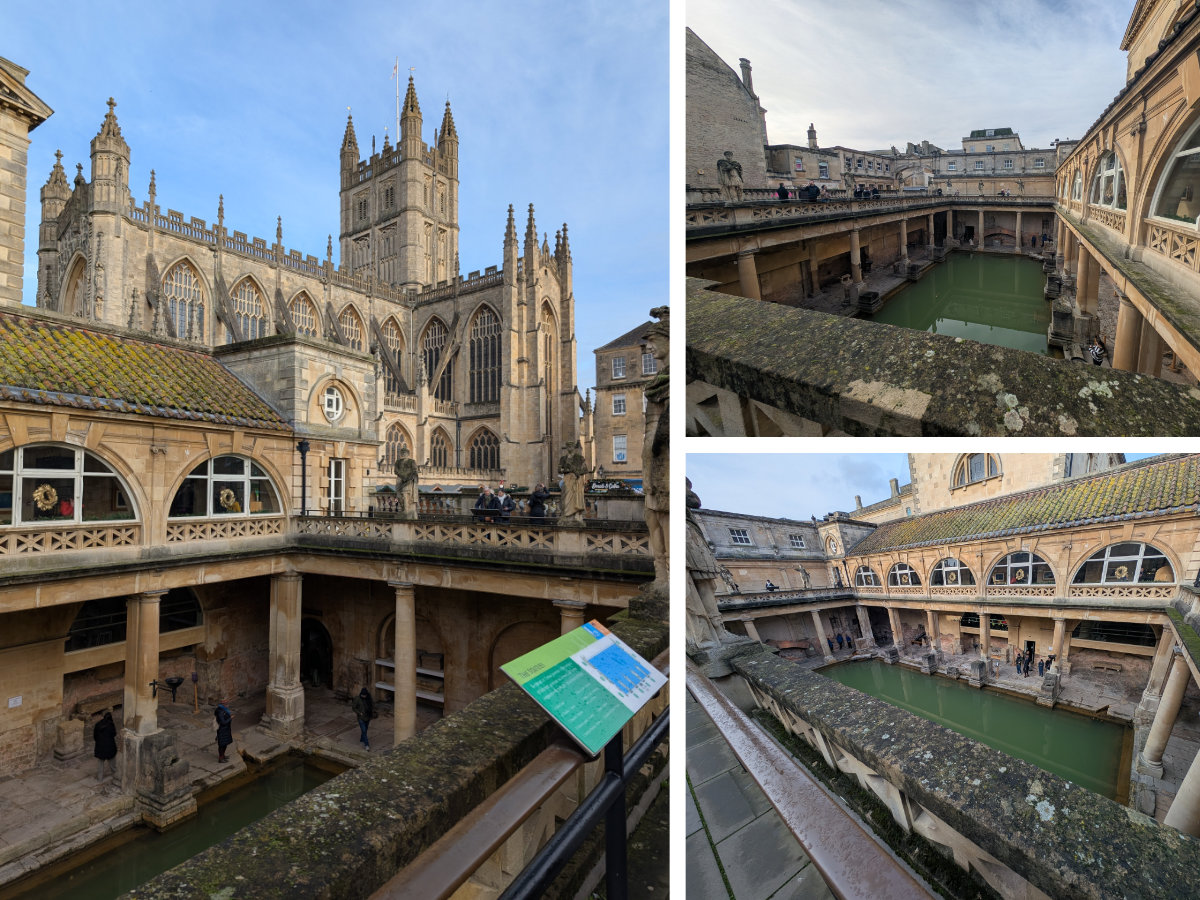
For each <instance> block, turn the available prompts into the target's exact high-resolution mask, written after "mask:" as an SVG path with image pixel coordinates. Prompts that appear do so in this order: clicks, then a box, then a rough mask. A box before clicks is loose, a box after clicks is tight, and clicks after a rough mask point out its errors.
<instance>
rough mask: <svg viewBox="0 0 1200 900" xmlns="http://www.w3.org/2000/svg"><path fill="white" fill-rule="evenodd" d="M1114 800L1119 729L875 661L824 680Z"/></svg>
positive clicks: (834, 671) (832, 672)
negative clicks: (887, 704)
mask: <svg viewBox="0 0 1200 900" xmlns="http://www.w3.org/2000/svg"><path fill="white" fill-rule="evenodd" d="M821 674H822V675H825V676H826V677H828V678H832V679H833V680H834V681H837V682H840V683H841V684H845V685H848V686H849V687H852V688H857V689H858V690H860V691H862V692H863V693H865V694H870V695H871V696H872V697H878V698H879V699H880V700H886V701H887V702H888V703H891V704H893V705H894V706H899V707H900V708H901V709H906V710H908V711H909V712H911V713H914V714H915V715H918V716H921V717H922V718H925V719H928V720H930V721H931V722H937V723H938V724H939V725H944V726H946V727H947V728H950V729H952V730H953V731H957V732H958V733H959V734H963V735H966V736H967V737H969V738H971V739H973V740H976V741H979V742H980V743H983V744H987V745H988V746H989V747H993V748H995V749H996V750H1002V751H1004V752H1005V753H1007V754H1009V755H1010V756H1015V757H1017V758H1018V759H1023V760H1025V761H1026V762H1029V763H1032V764H1033V765H1035V766H1038V767H1039V768H1042V769H1045V770H1046V771H1047V772H1053V773H1054V774H1056V775H1061V776H1062V777H1063V778H1066V779H1067V780H1069V781H1073V782H1074V783H1075V784H1078V785H1079V786H1080V787H1085V788H1087V789H1088V790H1090V791H1094V792H1095V793H1097V794H1102V795H1104V796H1105V797H1109V798H1112V799H1115V798H1116V796H1117V781H1118V777H1119V775H1120V764H1121V742H1122V740H1123V738H1124V729H1123V728H1122V727H1121V726H1120V725H1117V724H1115V723H1113V722H1104V721H1101V720H1099V719H1091V718H1088V717H1087V716H1081V715H1077V714H1075V713H1071V712H1067V711H1065V710H1061V709H1046V708H1045V707H1042V706H1038V705H1036V704H1034V703H1030V702H1029V701H1027V700H1019V699H1017V698H1015V697H1008V696H1005V695H1003V694H998V693H995V692H994V691H982V690H980V689H978V688H973V687H968V686H967V685H965V684H963V683H962V682H959V681H951V680H950V679H948V678H938V677H935V676H929V675H924V674H922V673H920V672H916V671H913V670H912V669H906V668H902V667H899V666H889V665H886V664H885V663H882V662H880V661H878V660H870V661H868V662H858V663H847V664H844V665H839V666H832V667H830V668H828V669H825V670H823V671H822V673H821Z"/></svg>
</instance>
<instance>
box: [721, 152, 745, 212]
mask: <svg viewBox="0 0 1200 900" xmlns="http://www.w3.org/2000/svg"><path fill="white" fill-rule="evenodd" d="M717 183H718V184H720V185H721V199H722V200H724V201H725V202H726V203H741V202H742V164H741V163H740V162H738V161H737V160H736V159H734V158H733V151H732V150H726V151H725V154H724V156H723V157H722V158H721V159H718V160H717Z"/></svg>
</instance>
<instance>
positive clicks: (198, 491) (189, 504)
mask: <svg viewBox="0 0 1200 900" xmlns="http://www.w3.org/2000/svg"><path fill="white" fill-rule="evenodd" d="M207 485H208V480H207V479H204V478H185V479H184V480H183V485H182V486H181V487H180V488H179V493H177V494H176V495H175V499H174V500H172V501H171V512H170V513H168V515H169V516H170V517H171V518H176V517H177V516H207V515H208V504H207V503H206V502H205V497H204V491H205V488H206V487H207Z"/></svg>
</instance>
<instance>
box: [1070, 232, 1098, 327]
mask: <svg viewBox="0 0 1200 900" xmlns="http://www.w3.org/2000/svg"><path fill="white" fill-rule="evenodd" d="M1096 287H1097V285H1096V263H1095V260H1093V259H1092V254H1091V253H1089V252H1088V251H1087V250H1086V249H1084V248H1083V247H1080V248H1079V277H1078V280H1077V281H1076V282H1075V302H1076V303H1077V304H1078V305H1079V310H1080V312H1085V313H1094V312H1095V311H1096Z"/></svg>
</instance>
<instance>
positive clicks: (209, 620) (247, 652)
mask: <svg viewBox="0 0 1200 900" xmlns="http://www.w3.org/2000/svg"><path fill="white" fill-rule="evenodd" d="M194 590H195V591H196V594H197V596H198V597H199V599H200V605H201V607H203V609H204V624H205V641H204V643H203V644H202V645H200V646H198V647H197V648H196V651H195V659H196V669H197V672H198V673H199V676H200V699H201V700H202V701H204V702H206V703H210V704H215V703H217V702H218V701H231V700H234V699H236V698H239V697H244V696H246V694H247V693H250V692H253V691H258V690H261V689H262V687H263V685H265V684H266V683H267V679H268V675H269V672H268V666H269V653H268V651H269V649H270V636H269V633H268V624H269V618H270V610H271V595H270V581H269V579H267V578H249V579H244V580H241V581H234V582H227V583H224V584H216V585H207V586H204V587H199V588H195V589H194ZM168 674H172V673H170V672H166V671H165V670H160V678H161V677H164V676H165V675H168ZM175 674H179V675H184V676H185V677H187V679H188V680H189V681H190V680H191V676H190V672H188V673H184V672H178V673H175Z"/></svg>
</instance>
